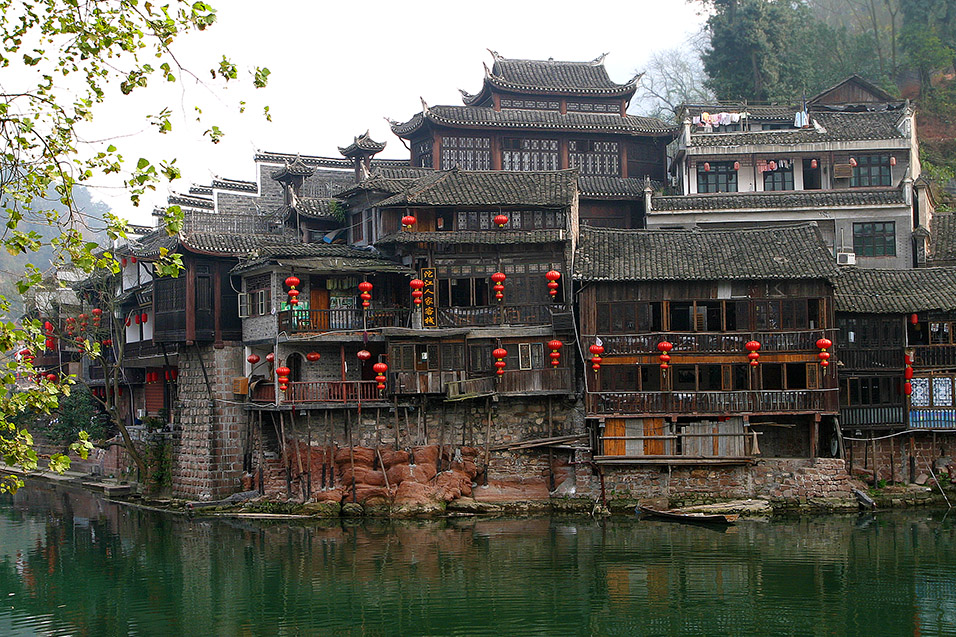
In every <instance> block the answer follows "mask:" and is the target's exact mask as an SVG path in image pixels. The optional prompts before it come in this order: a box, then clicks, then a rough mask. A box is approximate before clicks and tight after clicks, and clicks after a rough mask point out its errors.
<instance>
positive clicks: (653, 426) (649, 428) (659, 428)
mask: <svg viewBox="0 0 956 637" xmlns="http://www.w3.org/2000/svg"><path fill="white" fill-rule="evenodd" d="M644 435H645V436H663V435H664V419H663V418H645V419H644ZM665 442H667V441H666V440H649V439H645V440H644V455H645V456H663V455H665V454H664V447H665V445H664V443H665Z"/></svg>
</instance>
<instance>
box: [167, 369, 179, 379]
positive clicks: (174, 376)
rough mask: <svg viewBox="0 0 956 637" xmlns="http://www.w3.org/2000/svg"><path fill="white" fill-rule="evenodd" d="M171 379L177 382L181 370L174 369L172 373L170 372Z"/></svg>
mask: <svg viewBox="0 0 956 637" xmlns="http://www.w3.org/2000/svg"><path fill="white" fill-rule="evenodd" d="M169 377H170V378H172V379H173V380H176V379H177V378H178V377H179V370H178V369H174V370H172V371H171V372H169Z"/></svg>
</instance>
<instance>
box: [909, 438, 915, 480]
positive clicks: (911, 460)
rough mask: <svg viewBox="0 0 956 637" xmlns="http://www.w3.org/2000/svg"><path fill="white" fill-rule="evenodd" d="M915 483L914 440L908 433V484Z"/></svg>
mask: <svg viewBox="0 0 956 637" xmlns="http://www.w3.org/2000/svg"><path fill="white" fill-rule="evenodd" d="M914 482H916V440H915V439H914V438H913V434H912V433H910V484H913V483H914Z"/></svg>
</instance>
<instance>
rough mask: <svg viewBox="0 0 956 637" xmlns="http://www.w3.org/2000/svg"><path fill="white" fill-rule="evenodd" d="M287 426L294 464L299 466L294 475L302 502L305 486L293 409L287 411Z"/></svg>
mask: <svg viewBox="0 0 956 637" xmlns="http://www.w3.org/2000/svg"><path fill="white" fill-rule="evenodd" d="M289 428H290V429H291V430H292V439H293V442H294V443H295V459H296V464H297V465H298V467H299V475H298V476H297V477H296V479H297V480H298V481H299V491H300V492H301V493H302V501H303V502H304V501H305V488H304V486H303V485H302V474H303V473H304V471H303V470H302V449H301V446H300V444H299V440H298V436H297V435H296V432H295V411H294V410H293V411H290V412H289Z"/></svg>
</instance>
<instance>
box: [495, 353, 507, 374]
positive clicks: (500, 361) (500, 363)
mask: <svg viewBox="0 0 956 637" xmlns="http://www.w3.org/2000/svg"><path fill="white" fill-rule="evenodd" d="M491 355H492V356H494V357H495V373H496V374H497V375H498V376H501V375H503V374H504V373H505V366H506V365H507V363H505V356H507V355H508V350H506V349H505V348H503V347H498V348H495V350H494V351H493V352H491Z"/></svg>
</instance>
